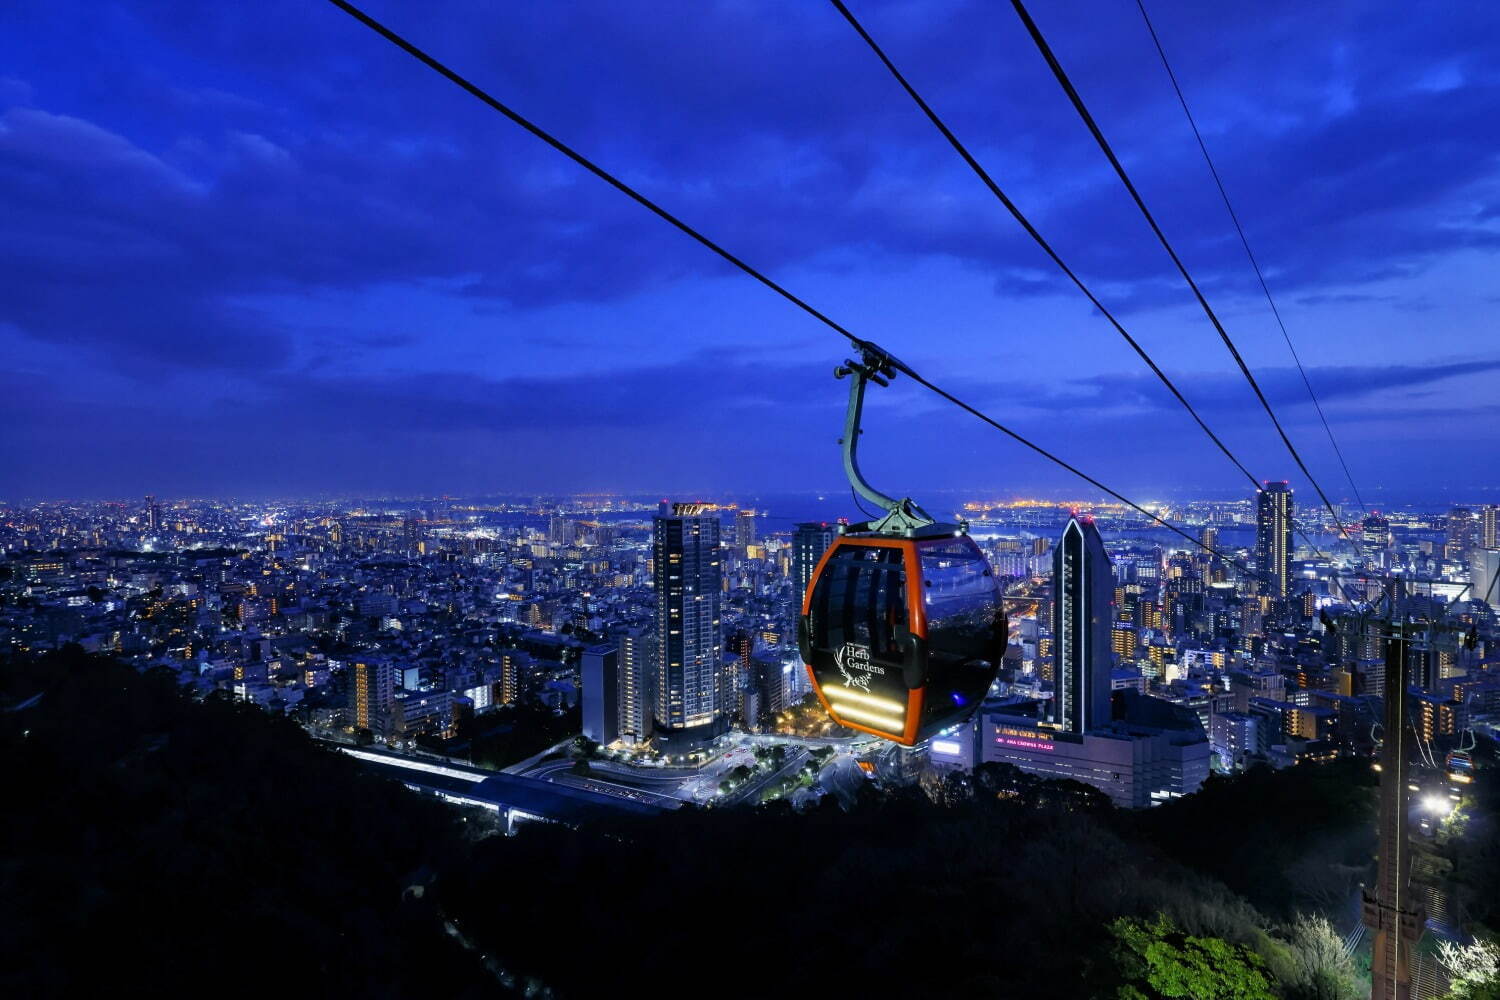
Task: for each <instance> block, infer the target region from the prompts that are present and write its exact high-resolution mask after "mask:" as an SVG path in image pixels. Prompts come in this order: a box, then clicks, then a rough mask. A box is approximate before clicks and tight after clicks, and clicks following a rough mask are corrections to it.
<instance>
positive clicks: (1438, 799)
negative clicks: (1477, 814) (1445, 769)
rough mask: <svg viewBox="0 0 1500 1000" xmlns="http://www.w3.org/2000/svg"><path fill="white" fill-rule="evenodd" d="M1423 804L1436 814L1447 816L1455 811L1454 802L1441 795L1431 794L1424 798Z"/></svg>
mask: <svg viewBox="0 0 1500 1000" xmlns="http://www.w3.org/2000/svg"><path fill="white" fill-rule="evenodd" d="M1422 806H1423V808H1425V809H1426V810H1427V811H1428V812H1430V813H1432V814H1433V815H1435V816H1446V815H1448V813H1450V812H1452V811H1453V804H1452V803H1451V802H1449V801H1448V800H1447V799H1445V798H1444V797H1443V796H1441V795H1429V796H1427V797H1426V798H1425V799H1423V800H1422Z"/></svg>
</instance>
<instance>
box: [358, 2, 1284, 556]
mask: <svg viewBox="0 0 1500 1000" xmlns="http://www.w3.org/2000/svg"><path fill="white" fill-rule="evenodd" d="M328 2H329V3H331V4H333V5H334V6H335V7H337V8H339V9H340V10H342V11H343V12H344V13H346V14H348V15H349V16H350V17H353V18H354V19H355V20H356V21H359V22H360V23H361V24H363V25H364V26H365V27H367V28H369V29H370V30H371V31H373V32H375V33H376V34H377V35H379V36H381V37H382V38H384V39H385V40H386V41H388V42H390V43H392V44H393V45H395V46H396V47H397V48H399V49H401V50H402V51H404V52H406V53H407V54H408V55H410V56H412V57H413V58H414V59H416V60H417V61H418V62H421V63H422V64H423V65H425V66H427V67H428V68H429V69H431V70H433V71H434V72H436V73H438V74H439V75H441V76H443V77H446V78H447V79H448V80H449V81H451V82H452V83H454V84H457V85H458V86H459V87H461V88H463V89H464V90H466V91H468V92H469V93H470V94H471V95H473V96H474V97H476V98H478V99H479V100H480V101H482V102H484V103H485V104H486V105H488V106H489V107H491V108H492V109H494V110H495V111H498V112H500V113H501V114H502V115H504V116H505V117H506V118H508V119H510V120H511V121H512V122H514V123H515V124H517V125H519V126H520V127H522V128H523V129H525V130H526V131H527V132H530V133H531V134H532V135H534V136H535V137H537V138H538V139H540V140H542V141H543V142H545V143H546V144H547V145H549V146H551V147H552V148H553V149H555V150H557V151H558V152H559V153H562V154H563V155H564V156H566V157H567V158H568V159H570V160H572V161H573V162H574V163H577V164H578V165H579V166H581V167H583V168H584V169H585V170H587V171H588V172H589V173H591V174H593V175H594V176H595V177H598V178H599V179H600V180H602V181H604V182H605V183H607V184H609V185H610V186H611V187H613V188H615V189H616V190H618V191H619V192H620V193H622V194H625V195H627V196H629V197H630V198H631V200H633V201H635V202H636V203H638V204H640V205H641V206H642V207H644V208H646V209H649V210H650V211H651V212H652V213H653V214H654V215H656V216H658V217H659V218H661V219H663V220H665V221H666V222H669V223H671V224H672V225H673V226H674V227H676V228H677V229H679V230H681V231H682V232H683V233H686V234H687V235H688V236H691V237H692V238H693V239H694V240H697V241H698V242H699V243H701V244H702V245H703V246H704V247H706V248H708V249H709V250H711V251H713V252H714V253H715V254H717V255H718V256H719V257H721V258H723V259H724V260H726V261H728V262H729V263H731V264H733V265H734V266H735V267H737V268H739V269H740V270H741V271H743V272H745V273H746V274H748V275H749V276H750V277H752V278H754V279H755V280H756V281H759V282H760V283H761V284H762V285H765V286H766V287H767V288H769V289H771V290H772V291H773V292H775V293H776V294H778V295H780V296H781V297H782V298H784V299H786V300H787V301H788V302H791V303H792V304H793V305H795V306H797V308H799V309H801V310H802V311H803V312H805V313H807V314H808V315H810V316H812V317H813V318H814V319H816V320H818V321H819V322H820V323H822V324H823V325H825V326H827V327H829V328H830V329H832V330H833V331H835V332H836V333H838V334H839V335H840V336H842V337H844V338H845V339H847V340H848V341H849V342H850V343H852V344H854V345H855V346H857V347H861V348H866V347H868V348H874V349H875V350H877V351H879V352H880V353H881V354H885V352H884V351H883V350H882V349H880V348H879V347H877V346H876V345H874V344H871V343H869V342H868V341H865V340H862V339H860V338H859V337H857V336H855V335H854V334H853V333H852V332H850V331H849V330H848V329H847V328H845V327H844V326H842V325H840V324H839V323H837V322H835V321H834V320H833V319H831V318H830V317H829V316H828V315H826V314H825V313H823V312H821V311H819V310H818V309H816V308H814V307H813V306H812V305H810V304H808V303H807V302H806V301H805V300H803V299H801V298H799V297H798V296H796V295H794V294H793V293H792V292H790V291H789V290H787V289H786V288H785V287H783V286H782V285H781V284H779V283H777V282H776V281H774V280H772V279H771V278H769V277H767V276H766V275H765V274H763V273H761V272H760V271H758V270H756V269H755V268H754V267H752V266H751V265H750V264H748V263H746V262H745V261H744V260H741V259H740V258H739V257H737V256H735V255H734V254H732V253H730V252H729V251H728V250H726V249H724V248H723V247H722V246H720V245H719V244H718V243H716V242H714V241H713V240H712V239H710V238H709V237H707V236H705V235H703V234H702V233H701V232H699V231H698V230H697V229H694V228H693V227H692V226H690V225H688V224H687V223H686V222H683V221H682V220H681V219H679V218H677V216H675V215H673V214H672V213H671V212H668V211H667V210H666V209H665V208H662V207H661V206H660V205H658V204H657V203H656V202H654V201H652V200H651V199H650V198H647V197H646V196H645V195H643V194H641V193H640V192H639V191H637V190H636V189H635V188H633V187H631V186H630V185H628V184H626V183H625V182H624V181H622V180H620V179H619V178H618V177H616V176H614V175H613V174H611V173H610V172H609V171H607V170H605V169H604V168H603V167H601V166H599V165H598V164H596V163H594V162H593V161H592V160H590V159H588V158H587V157H585V156H584V155H583V154H581V153H579V152H578V151H576V150H574V149H573V148H572V147H571V146H569V145H567V144H566V143H564V142H563V141H562V140H561V139H558V138H556V137H555V136H553V135H552V134H550V133H549V132H547V131H546V130H545V129H543V128H542V127H541V126H539V125H537V124H535V123H534V122H532V121H531V120H530V119H528V118H526V117H525V116H523V115H522V114H521V113H520V112H518V111H516V110H514V109H513V108H511V107H509V106H507V105H505V104H504V103H502V102H501V101H500V100H498V99H497V98H495V97H494V96H492V95H491V94H489V93H488V92H487V91H485V90H484V89H482V88H481V87H479V86H478V85H477V84H474V83H472V82H470V81H469V80H467V79H465V78H464V77H462V76H460V75H459V74H458V73H457V72H455V71H454V70H452V69H450V68H449V67H448V66H446V65H444V64H443V63H441V62H439V61H438V60H437V59H436V58H434V57H433V56H431V55H429V54H428V53H427V52H425V51H423V50H422V49H420V48H418V47H417V46H416V45H414V44H412V43H411V42H409V41H407V40H406V39H405V38H403V37H402V36H401V35H398V34H397V33H396V32H395V31H393V30H391V29H390V28H388V27H386V26H385V25H384V24H382V23H381V22H379V21H377V20H375V18H373V17H371V16H370V15H368V14H366V13H365V12H364V11H362V10H360V9H359V8H358V7H356V6H354V5H353V4H352V3H349V2H348V0H328ZM887 357H888V358H889V360H890V362H891V364H892V365H893V366H894V367H895V368H896V369H897V370H899V371H901V372H903V373H905V374H906V375H907V376H909V377H910V378H911V379H912V381H914V382H916V383H917V384H918V385H921V386H922V387H923V388H925V389H927V390H928V391H930V392H932V393H934V394H935V395H937V396H940V397H941V398H943V399H945V400H947V401H948V402H950V403H952V404H953V405H955V406H957V407H958V408H960V409H962V410H965V411H967V412H968V413H970V414H972V415H973V416H975V417H978V418H979V419H980V420H982V421H983V422H984V423H986V424H988V425H990V426H991V427H993V428H995V429H996V430H998V431H1000V432H1001V433H1002V434H1005V435H1007V436H1008V437H1010V438H1011V439H1012V440H1014V441H1016V442H1017V443H1018V444H1022V445H1024V446H1026V447H1027V448H1029V449H1030V450H1032V451H1033V452H1035V453H1036V454H1038V455H1040V456H1042V457H1043V458H1045V459H1047V460H1048V461H1049V462H1052V463H1053V464H1055V465H1057V466H1058V467H1060V468H1062V469H1065V470H1066V471H1068V472H1070V473H1072V474H1073V475H1075V476H1077V477H1078V478H1079V479H1082V480H1083V481H1084V482H1086V483H1088V484H1089V485H1090V486H1093V487H1095V488H1096V489H1098V490H1101V491H1102V492H1104V493H1105V494H1107V495H1109V496H1111V497H1113V498H1114V499H1116V500H1118V501H1119V502H1120V503H1122V504H1124V505H1125V506H1127V507H1129V508H1130V509H1132V510H1134V511H1136V512H1137V513H1139V514H1141V515H1143V516H1145V517H1146V518H1148V519H1149V520H1151V521H1153V522H1155V523H1156V524H1159V525H1161V526H1162V527H1163V528H1166V529H1168V530H1169V531H1172V532H1174V533H1176V534H1177V535H1180V536H1181V537H1183V538H1185V539H1187V540H1188V541H1189V542H1191V543H1192V544H1193V545H1196V546H1197V547H1198V548H1200V549H1203V550H1204V551H1205V552H1208V553H1210V554H1211V555H1215V556H1218V557H1219V558H1220V559H1223V560H1224V561H1225V562H1228V563H1229V564H1231V565H1233V566H1235V567H1236V568H1237V569H1239V570H1240V571H1241V572H1243V573H1246V574H1247V575H1249V574H1250V570H1249V568H1248V567H1247V566H1246V565H1245V563H1244V562H1242V561H1240V560H1238V559H1235V558H1234V557H1233V556H1229V555H1227V554H1225V553H1224V552H1221V551H1220V550H1218V549H1217V548H1214V547H1213V546H1211V545H1205V544H1204V543H1203V542H1202V541H1201V540H1199V539H1197V538H1194V537H1193V536H1192V535H1190V534H1188V533H1187V532H1186V531H1184V530H1182V529H1181V528H1179V527H1177V525H1175V524H1173V523H1171V522H1170V521H1168V520H1166V519H1165V518H1163V517H1160V516H1158V515H1157V514H1154V513H1152V512H1151V511H1149V510H1147V509H1146V508H1145V507H1143V506H1141V505H1140V504H1138V503H1136V502H1135V501H1134V500H1131V499H1130V498H1128V497H1126V496H1125V495H1124V494H1122V493H1120V492H1118V491H1116V490H1113V489H1110V488H1109V487H1108V486H1106V485H1104V484H1103V483H1102V482H1100V481H1099V480H1097V479H1095V478H1094V477H1093V476H1090V475H1089V474H1088V473H1086V472H1084V471H1083V470H1081V469H1079V468H1078V467H1076V466H1074V465H1072V464H1071V463H1069V462H1067V461H1065V460H1064V459H1062V458H1061V457H1059V456H1057V455H1054V454H1053V453H1052V452H1050V451H1048V450H1047V449H1045V448H1043V447H1042V446H1041V445H1039V444H1036V443H1035V442H1033V441H1031V440H1029V439H1028V438H1026V437H1025V436H1023V435H1022V434H1020V433H1019V432H1017V431H1014V430H1012V429H1011V428H1009V427H1007V426H1005V425H1004V424H1002V423H1000V422H999V421H998V420H996V419H995V418H993V417H991V416H989V415H988V414H986V413H984V412H983V411H981V410H979V409H977V408H976V407H974V406H971V405H970V404H968V403H966V402H964V401H963V400H961V399H959V398H958V397H957V396H954V395H953V394H952V393H950V392H948V391H947V390H946V389H943V388H941V387H939V386H938V385H936V384H934V383H933V382H931V381H929V380H928V379H927V378H926V377H925V376H923V375H920V374H918V373H917V372H916V370H914V369H913V368H911V367H910V366H909V365H906V364H905V363H903V362H901V361H899V360H897V359H895V358H891V357H889V355H887ZM1205 430H1207V428H1206V427H1205ZM1226 454H1227V450H1226ZM1230 457H1231V458H1233V456H1232V455H1231V456H1230ZM1236 464H1238V463H1236ZM1242 471H1243V467H1242ZM1246 475H1249V473H1248V472H1246ZM1250 478H1251V480H1252V481H1254V477H1253V476H1251V477H1250Z"/></svg>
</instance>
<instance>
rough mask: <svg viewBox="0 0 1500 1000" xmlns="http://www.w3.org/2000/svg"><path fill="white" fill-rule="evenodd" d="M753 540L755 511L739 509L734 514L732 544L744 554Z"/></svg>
mask: <svg viewBox="0 0 1500 1000" xmlns="http://www.w3.org/2000/svg"><path fill="white" fill-rule="evenodd" d="M755 541H756V538H755V511H753V510H741V511H740V512H739V513H737V514H735V515H734V546H735V548H737V549H739V550H740V555H744V554H745V550H746V549H748V548H749V547H750V546H752V545H754V544H755Z"/></svg>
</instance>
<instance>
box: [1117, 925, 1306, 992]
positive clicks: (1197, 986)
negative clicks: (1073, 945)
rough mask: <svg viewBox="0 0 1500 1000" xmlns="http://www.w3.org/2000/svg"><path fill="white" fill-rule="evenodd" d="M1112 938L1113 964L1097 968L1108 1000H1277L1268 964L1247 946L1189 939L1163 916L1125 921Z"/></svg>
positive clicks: (1204, 938) (1213, 939) (1188, 935)
mask: <svg viewBox="0 0 1500 1000" xmlns="http://www.w3.org/2000/svg"><path fill="white" fill-rule="evenodd" d="M1108 933H1109V937H1110V942H1109V946H1108V952H1109V958H1108V961H1107V962H1106V963H1101V964H1100V966H1099V967H1098V968H1099V970H1100V971H1099V975H1100V978H1101V979H1102V982H1101V983H1100V985H1102V986H1104V987H1105V990H1106V992H1104V995H1105V996H1111V997H1115V998H1118V1000H1164V998H1174V1000H1175V998H1189V1000H1276V994H1275V992H1274V991H1273V990H1272V984H1271V980H1270V978H1269V976H1268V975H1267V974H1266V966H1265V962H1264V960H1262V959H1261V957H1260V956H1259V955H1257V954H1255V953H1254V952H1253V951H1251V950H1249V949H1248V948H1245V947H1243V946H1240V945H1235V944H1230V943H1229V942H1228V941H1225V940H1223V939H1222V938H1216V937H1199V936H1196V935H1192V934H1186V933H1184V932H1183V931H1182V930H1181V929H1180V928H1179V927H1178V926H1177V925H1176V924H1174V923H1173V922H1172V921H1171V920H1168V919H1167V918H1166V917H1165V916H1164V915H1162V914H1157V915H1156V917H1155V918H1152V919H1141V918H1138V917H1121V918H1120V919H1118V920H1114V921H1112V922H1110V924H1109V927H1108ZM1096 989H1097V987H1096Z"/></svg>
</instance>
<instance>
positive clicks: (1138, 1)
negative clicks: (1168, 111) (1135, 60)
mask: <svg viewBox="0 0 1500 1000" xmlns="http://www.w3.org/2000/svg"><path fill="white" fill-rule="evenodd" d="M1135 5H1136V7H1137V8H1139V9H1140V12H1141V20H1143V21H1145V22H1146V30H1147V31H1148V32H1150V33H1151V41H1152V43H1153V44H1154V45H1155V46H1156V54H1157V55H1159V56H1161V64H1162V67H1163V68H1164V69H1165V70H1166V71H1167V79H1169V80H1171V81H1172V89H1173V90H1174V91H1175V92H1176V93H1177V103H1178V104H1180V105H1182V113H1183V115H1185V116H1186V117H1187V122H1188V125H1189V127H1191V128H1192V130H1193V138H1194V139H1197V140H1198V149H1199V150H1201V151H1202V153H1203V162H1204V163H1206V164H1208V172H1209V173H1210V174H1212V175H1213V178H1214V186H1215V187H1217V188H1218V189H1219V197H1220V198H1222V199H1224V208H1225V210H1226V211H1227V212H1228V213H1229V220H1230V221H1231V222H1233V223H1234V231H1235V232H1236V233H1238V234H1239V237H1240V245H1241V246H1243V247H1244V248H1245V256H1246V257H1247V258H1248V259H1249V261H1250V267H1251V268H1252V269H1253V270H1254V271H1255V277H1256V280H1258V281H1259V282H1260V290H1261V291H1262V292H1264V293H1265V295H1266V304H1267V305H1269V306H1270V307H1271V315H1272V316H1274V317H1276V325H1277V326H1278V327H1280V328H1281V339H1282V340H1285V341H1286V349H1287V350H1288V351H1290V352H1291V354H1292V360H1293V361H1294V362H1296V364H1297V371H1298V373H1299V374H1301V376H1302V384H1303V385H1304V386H1306V387H1307V396H1308V398H1309V399H1311V400H1312V404H1313V408H1314V409H1315V410H1317V411H1318V419H1319V420H1320V421H1322V422H1323V430H1324V431H1326V432H1327V433H1328V443H1329V444H1331V445H1333V453H1334V454H1335V455H1337V456H1338V459H1339V465H1340V466H1342V467H1343V469H1344V478H1345V479H1347V480H1349V489H1351V490H1353V491H1354V499H1355V500H1356V501H1357V502H1358V503H1359V506H1360V508H1361V509H1363V510H1364V511H1365V513H1367V514H1368V513H1369V511H1370V508H1369V506H1368V505H1367V504H1366V503H1365V500H1364V497H1362V496H1360V495H1359V487H1358V486H1356V485H1355V483H1354V473H1352V472H1350V471H1349V463H1348V462H1347V461H1345V460H1344V450H1343V449H1342V448H1340V447H1339V442H1338V438H1336V437H1334V434H1333V426H1332V425H1331V424H1329V423H1328V416H1327V414H1325V413H1324V412H1323V404H1322V403H1321V402H1320V401H1319V400H1318V394H1317V393H1316V392H1314V391H1313V387H1312V380H1311V379H1309V378H1308V377H1307V369H1306V368H1304V367H1303V366H1302V358H1301V357H1300V356H1299V355H1298V354H1297V348H1296V347H1295V346H1293V345H1292V335H1291V334H1290V333H1288V332H1287V329H1286V323H1285V322H1284V321H1283V320H1282V318H1281V310H1280V309H1279V308H1277V306H1276V299H1275V297H1274V296H1272V295H1271V286H1270V285H1269V284H1268V283H1267V282H1266V276H1265V274H1264V273H1263V272H1262V271H1261V269H1260V262H1259V261H1258V260H1256V259H1255V252H1254V251H1253V250H1251V249H1250V239H1249V237H1247V236H1246V235H1245V227H1244V226H1242V225H1241V224H1240V217H1239V213H1237V212H1236V211H1235V210H1234V205H1233V204H1232V203H1231V202H1230V200H1229V192H1228V191H1227V190H1225V188H1224V181H1223V179H1222V178H1220V177H1219V170H1218V168H1217V167H1216V166H1214V158H1213V157H1212V156H1210V155H1209V153H1208V144H1207V143H1206V142H1204V140H1203V133H1202V132H1200V131H1199V129H1198V122H1197V120H1196V119H1195V118H1194V117H1193V112H1192V110H1191V109H1190V108H1189V107H1188V102H1187V97H1186V96H1184V95H1183V93H1182V86H1181V85H1180V84H1179V83H1178V82H1177V74H1176V73H1174V72H1172V63H1171V62H1170V61H1168V59H1167V50H1166V49H1165V48H1163V47H1162V44H1161V39H1160V38H1158V37H1157V34H1156V28H1155V26H1154V25H1152V23H1151V17H1150V15H1148V14H1147V13H1146V4H1145V2H1144V0H1135Z"/></svg>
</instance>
